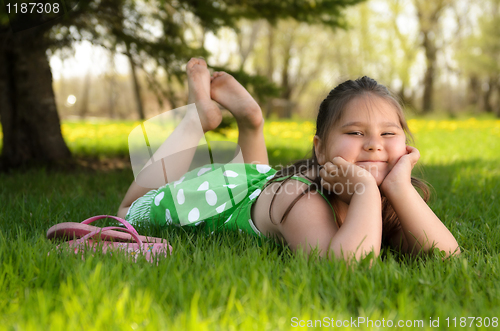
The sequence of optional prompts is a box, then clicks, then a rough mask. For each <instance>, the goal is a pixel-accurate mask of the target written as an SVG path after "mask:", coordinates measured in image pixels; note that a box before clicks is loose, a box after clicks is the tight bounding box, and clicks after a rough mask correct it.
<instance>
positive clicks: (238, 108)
mask: <svg viewBox="0 0 500 331" xmlns="http://www.w3.org/2000/svg"><path fill="white" fill-rule="evenodd" d="M210 95H211V97H212V99H213V100H215V101H217V102H218V103H220V104H221V105H222V106H224V108H226V109H227V110H229V111H230V112H231V113H232V114H233V116H234V117H235V118H236V122H237V123H238V126H239V127H240V128H241V127H244V128H251V129H256V128H260V127H261V126H262V125H263V124H264V118H263V117H262V111H261V109H260V107H259V105H258V104H257V102H256V101H255V100H254V98H252V96H251V95H250V93H248V91H247V90H246V89H245V88H244V87H243V86H242V85H241V84H240V83H238V81H237V80H236V79H235V78H234V77H233V76H231V75H230V74H228V73H226V72H223V71H219V72H214V74H213V75H212V78H211V83H210Z"/></svg>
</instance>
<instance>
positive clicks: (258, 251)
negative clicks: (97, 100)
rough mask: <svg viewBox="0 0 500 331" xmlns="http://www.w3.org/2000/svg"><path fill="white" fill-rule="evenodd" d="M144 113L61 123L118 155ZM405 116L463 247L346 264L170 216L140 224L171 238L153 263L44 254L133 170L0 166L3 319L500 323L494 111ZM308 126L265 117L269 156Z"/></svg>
mask: <svg viewBox="0 0 500 331" xmlns="http://www.w3.org/2000/svg"><path fill="white" fill-rule="evenodd" d="M138 124H139V123H135V122H120V123H111V122H99V123H78V122H71V123H70V122H65V123H63V126H62V131H63V135H64V137H65V140H66V142H67V144H68V146H69V147H70V149H71V150H72V152H73V153H74V154H75V156H77V157H79V158H83V157H85V158H87V159H88V158H92V159H100V160H101V162H105V161H106V159H109V158H121V159H122V160H123V159H125V158H126V156H127V153H128V151H127V137H128V133H129V132H130V131H131V130H132V129H133V128H134V127H135V126H136V125H138ZM409 125H410V128H411V129H412V130H413V131H414V133H415V134H414V135H415V141H416V143H415V146H416V147H417V148H419V150H420V152H421V154H422V157H421V160H420V162H419V163H420V167H419V168H418V169H416V170H415V174H416V175H418V176H420V177H422V178H424V179H426V180H427V181H429V182H430V183H431V184H432V185H433V198H432V200H431V201H430V205H431V207H432V209H433V210H434V211H435V212H436V214H437V215H438V216H439V217H440V218H441V220H442V221H443V222H444V223H445V224H446V225H447V226H448V228H449V229H450V230H451V232H452V233H453V234H454V235H455V237H456V239H457V241H458V242H459V244H460V247H461V249H462V252H463V253H462V255H461V256H459V257H457V258H451V259H447V260H445V261H443V260H442V259H441V258H440V257H439V256H437V255H436V256H428V257H420V258H411V257H408V256H404V255H401V254H398V253H396V252H392V251H390V250H387V249H386V250H384V251H383V253H382V254H381V257H380V258H379V259H377V260H375V262H374V263H373V265H372V266H371V267H370V266H369V264H368V262H367V261H364V262H361V263H358V264H355V265H352V266H350V267H348V266H346V264H345V263H344V262H342V261H325V260H319V261H318V260H316V259H309V260H307V259H305V258H301V257H298V256H294V255H293V254H292V253H291V252H290V251H289V250H288V249H286V248H281V247H279V246H277V245H275V244H272V243H269V242H258V241H256V240H254V239H253V238H251V237H249V236H246V235H244V234H240V233H222V234H217V235H214V236H211V237H206V236H204V235H203V234H202V233H201V232H197V231H196V230H186V229H178V228H175V227H174V228H171V227H167V228H153V227H144V228H140V229H139V231H140V232H141V233H145V234H149V235H154V236H160V237H164V238H167V239H168V240H169V241H170V243H171V245H172V246H173V249H174V251H173V255H172V256H169V257H168V258H166V259H163V260H161V261H160V263H159V265H158V266H156V265H151V264H150V263H148V262H146V261H144V260H142V259H139V260H138V262H137V263H133V262H131V261H130V260H128V259H127V257H126V256H123V255H120V254H114V255H112V256H109V255H101V254H95V255H94V256H92V254H90V253H88V254H86V255H85V257H84V260H82V259H81V258H80V257H77V256H74V255H72V254H67V253H59V254H57V253H53V254H48V252H51V251H52V250H53V249H54V247H55V244H54V243H52V242H50V241H48V240H47V239H45V232H46V230H47V229H48V228H49V227H50V226H52V225H53V224H56V223H59V222H68V221H74V222H80V221H82V220H84V219H85V218H87V217H90V216H93V215H99V214H111V215H113V214H116V210H117V207H118V205H119V203H120V201H121V199H122V197H123V195H124V193H125V191H126V190H127V188H128V186H129V185H130V183H131V181H132V180H133V174H132V171H131V169H130V168H127V167H125V168H124V169H113V168H112V167H108V168H107V169H105V170H99V171H96V170H92V169H91V168H86V169H82V170H81V171H65V172H61V171H59V172H55V171H50V170H48V169H38V170H34V169H32V170H27V171H14V172H11V173H9V174H5V173H3V174H0V185H1V186H0V199H1V201H2V202H3V203H2V208H1V209H0V230H1V232H0V263H1V269H0V293H2V295H1V296H0V330H73V329H78V330H102V329H106V330H296V329H306V327H303V326H305V325H308V323H309V325H316V326H318V327H319V325H320V322H321V324H322V326H323V327H324V328H325V329H330V328H332V327H338V326H339V324H338V323H342V324H343V327H342V328H343V329H350V328H352V329H376V328H377V327H378V326H380V328H384V326H386V327H387V326H390V325H393V326H394V327H395V326H397V325H398V323H402V324H403V325H406V326H410V325H411V326H416V327H420V328H428V329H430V328H431V326H434V327H433V329H436V327H437V326H439V328H440V329H448V328H453V329H454V328H460V329H462V328H464V327H467V328H469V326H471V328H473V329H476V328H486V329H492V328H497V327H498V326H499V324H498V323H499V321H498V318H500V309H499V308H498V307H500V276H499V271H500V216H499V215H500V203H498V200H499V197H500V167H499V164H500V144H499V141H500V121H499V120H495V119H468V120H465V119H464V120H428V119H427V120H424V119H412V120H410V121H409ZM222 133H223V134H224V135H222V134H215V133H214V134H209V135H208V136H207V137H208V139H209V140H224V139H226V140H231V141H236V137H237V132H236V131H235V130H234V129H232V128H227V129H225V130H223V131H222ZM313 133H314V124H313V123H311V122H307V121H306V122H293V121H288V122H278V121H268V122H266V126H265V135H266V140H267V142H268V150H269V155H270V160H271V163H272V165H274V166H279V165H280V164H286V163H289V162H290V161H291V160H295V159H299V158H301V157H303V156H305V155H306V154H307V153H308V152H309V151H310V148H311V144H312V135H313ZM111 223H112V222H110V221H107V222H102V223H101V224H111ZM479 318H481V319H479ZM438 319H439V320H438ZM363 320H364V322H363V323H361V322H362V321H363ZM346 321H348V322H346ZM351 321H352V322H354V324H351Z"/></svg>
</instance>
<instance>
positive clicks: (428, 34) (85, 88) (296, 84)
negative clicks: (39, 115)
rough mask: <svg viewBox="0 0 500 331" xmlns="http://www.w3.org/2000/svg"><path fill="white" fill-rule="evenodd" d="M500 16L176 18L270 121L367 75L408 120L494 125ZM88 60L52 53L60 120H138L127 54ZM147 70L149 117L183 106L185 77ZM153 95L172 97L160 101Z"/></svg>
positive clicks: (433, 11)
mask: <svg viewBox="0 0 500 331" xmlns="http://www.w3.org/2000/svg"><path fill="white" fill-rule="evenodd" d="M143 5H144V6H148V5H150V4H149V3H144V4H143ZM499 7H500V0H479V1H472V0H457V1H450V0H439V1H435V0H370V1H366V2H363V3H360V4H357V5H354V6H350V7H347V8H346V9H345V22H344V23H342V24H340V25H341V26H345V27H346V29H335V30H334V29H329V28H327V27H325V26H324V25H318V24H311V22H298V21H297V20H295V19H293V18H287V19H281V20H277V21H275V22H269V21H268V20H266V19H259V20H249V19H245V18H241V19H238V21H237V22H236V23H235V26H234V27H233V28H228V27H223V28H220V29H218V30H217V31H216V32H213V31H208V30H206V29H204V28H202V27H201V26H200V25H199V24H197V20H196V17H195V16H193V15H189V13H186V15H184V16H183V17H182V19H183V20H185V22H184V23H185V24H184V25H183V26H184V36H185V38H186V41H187V42H188V44H189V46H190V47H193V48H195V47H200V49H201V47H202V46H204V48H205V49H206V50H207V51H208V53H206V54H200V55H203V56H204V57H205V58H206V60H207V62H208V64H209V66H210V67H211V68H212V70H221V69H224V70H226V71H229V72H230V73H231V74H233V75H234V76H235V77H237V78H238V79H239V80H241V81H242V83H243V84H244V85H245V86H247V87H248V88H249V89H250V91H251V92H252V94H253V95H254V96H255V97H256V99H258V101H259V102H260V104H261V106H262V109H263V112H264V114H265V116H266V117H267V118H302V119H307V118H313V117H314V116H315V113H316V110H317V106H318V105H319V103H320V102H321V100H322V99H323V98H324V96H325V95H326V94H327V93H328V91H329V90H330V89H331V88H333V87H334V86H335V85H336V84H338V83H340V82H342V81H344V80H346V79H354V78H357V77H360V76H363V75H367V76H370V77H372V78H375V79H376V80H378V81H379V82H381V83H383V84H386V85H387V86H388V87H390V88H391V89H392V90H393V91H394V92H395V94H397V95H398V96H399V97H400V98H401V99H402V100H403V101H404V103H405V105H406V106H407V108H408V109H409V110H410V111H411V114H414V115H422V114H429V113H433V114H444V115H446V116H451V117H456V116H461V115H470V114H471V113H472V114H474V116H476V115H477V114H478V113H482V112H485V113H491V114H495V115H496V116H500V24H499V22H500V10H499ZM143 10H145V9H144V8H143ZM149 10H151V11H154V8H149ZM154 26H155V25H154V22H153V21H152V22H151V24H150V25H149V28H150V29H151V33H152V34H154V33H155V29H154ZM145 28H147V27H145ZM84 43H85V42H83V44H82V45H84ZM82 49H83V47H82V48H81V49H80V50H79V49H78V48H76V52H83V50H82ZM89 50H90V51H89ZM86 52H90V53H87V54H91V56H92V58H93V59H94V60H93V62H92V65H90V66H89V67H88V68H87V74H86V75H83V76H82V75H74V74H72V70H71V68H72V67H74V66H75V65H76V66H78V62H77V61H75V57H74V56H75V53H74V52H73V53H68V52H64V51H61V50H57V51H54V52H53V53H52V54H51V65H52V68H53V72H54V77H55V80H54V84H53V85H54V90H55V95H56V103H57V108H58V110H59V113H60V115H61V117H62V118H63V119H67V118H84V117H106V118H120V119H137V118H138V115H137V109H136V108H137V106H136V101H137V100H135V99H136V94H135V93H133V90H134V84H133V77H131V75H130V69H129V68H127V66H128V64H129V63H127V62H126V61H123V59H120V57H124V55H123V54H120V53H119V52H118V53H116V52H108V51H106V50H105V49H103V48H100V47H99V46H92V47H87V48H86ZM105 55H106V56H105ZM97 62H100V63H104V65H103V67H104V68H105V69H100V70H97V69H96V68H97V67H98V66H97V65H96V63H97ZM143 63H144V65H143V66H142V67H141V68H137V69H136V70H137V81H138V86H139V88H140V89H141V93H140V98H141V99H140V100H139V101H140V102H141V103H142V105H143V108H144V112H145V114H146V118H149V117H152V116H155V115H157V114H159V113H162V112H164V111H167V110H169V109H172V108H176V107H179V106H182V105H184V104H186V103H187V86H185V84H184V83H183V81H182V79H183V77H181V78H180V79H173V77H169V74H167V73H166V72H164V71H162V70H158V67H157V65H156V64H155V63H154V61H149V62H148V61H147V60H145V61H143ZM80 66H81V65H80ZM182 70H183V67H182V66H180V67H179V68H178V71H182ZM170 75H171V76H174V73H170ZM153 81H154V82H155V83H154V84H152V82H153ZM154 86H157V87H158V86H161V87H162V88H163V89H164V90H165V91H167V92H168V93H166V94H163V95H158V93H155V89H154Z"/></svg>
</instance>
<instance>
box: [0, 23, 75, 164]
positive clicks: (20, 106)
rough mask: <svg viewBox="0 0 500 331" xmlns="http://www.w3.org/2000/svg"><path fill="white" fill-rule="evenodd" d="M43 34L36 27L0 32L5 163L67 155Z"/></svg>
mask: <svg viewBox="0 0 500 331" xmlns="http://www.w3.org/2000/svg"><path fill="white" fill-rule="evenodd" d="M42 40H43V37H42V36H41V35H40V33H38V30H37V29H36V28H32V29H29V30H25V31H22V32H18V33H16V34H12V33H8V34H7V33H5V34H3V35H0V120H1V123H2V128H3V149H2V155H1V168H2V169H3V170H7V169H10V168H14V167H17V166H21V165H24V164H30V163H44V164H47V163H55V162H62V161H65V160H69V159H70V158H71V152H70V151H69V149H68V147H67V146H66V143H65V142H64V139H63V137H62V134H61V126H60V120H59V115H58V113H57V107H56V103H55V98H54V91H53V89H52V73H51V71H50V66H49V61H48V58H47V55H46V47H45V46H44V45H43V43H42V42H41V41H42Z"/></svg>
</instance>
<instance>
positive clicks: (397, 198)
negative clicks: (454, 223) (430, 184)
mask: <svg viewBox="0 0 500 331" xmlns="http://www.w3.org/2000/svg"><path fill="white" fill-rule="evenodd" d="M386 196H387V198H388V199H389V202H390V203H391V205H392V208H394V211H395V212H396V214H397V215H398V218H399V221H400V223H401V228H402V232H403V236H404V239H406V247H407V251H408V252H409V253H413V254H417V253H419V252H420V251H421V250H423V251H424V252H428V251H429V250H431V249H433V248H439V250H440V251H445V252H446V255H447V256H448V255H451V254H455V253H457V254H458V253H460V248H459V247H458V244H457V241H456V240H455V238H454V237H453V235H452V234H451V232H450V231H449V230H448V229H447V228H446V226H444V224H443V223H442V222H441V220H440V219H439V218H438V217H437V216H436V214H434V212H433V211H432V210H431V209H430V208H429V206H428V205H427V204H426V203H425V201H424V200H423V199H422V197H421V196H420V194H418V192H417V190H416V189H415V188H414V187H413V186H412V185H411V184H410V186H401V187H395V188H394V189H393V190H390V191H389V192H388V193H386Z"/></svg>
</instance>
